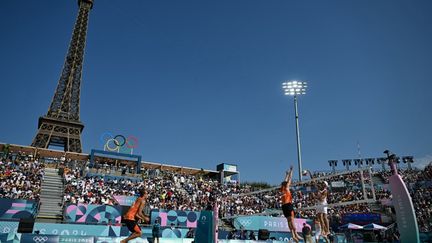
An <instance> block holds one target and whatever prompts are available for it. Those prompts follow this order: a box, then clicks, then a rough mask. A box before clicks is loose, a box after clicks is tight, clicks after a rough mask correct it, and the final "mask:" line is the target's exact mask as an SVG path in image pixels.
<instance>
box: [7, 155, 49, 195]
mask: <svg viewBox="0 0 432 243" xmlns="http://www.w3.org/2000/svg"><path fill="white" fill-rule="evenodd" d="M43 176H44V165H43V164H41V163H39V162H38V161H37V160H36V161H34V160H32V159H31V158H28V157H26V158H22V159H21V158H20V159H15V160H14V161H12V160H10V159H0V197H1V198H10V199H29V200H39V197H40V191H41V183H42V179H43Z"/></svg>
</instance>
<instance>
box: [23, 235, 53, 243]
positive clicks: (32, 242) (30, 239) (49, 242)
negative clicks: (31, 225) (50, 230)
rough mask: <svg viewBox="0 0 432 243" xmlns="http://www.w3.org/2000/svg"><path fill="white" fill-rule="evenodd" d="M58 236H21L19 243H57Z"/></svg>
mask: <svg viewBox="0 0 432 243" xmlns="http://www.w3.org/2000/svg"><path fill="white" fill-rule="evenodd" d="M59 240H60V236H58V235H38V234H21V242H26V243H41V242H43V243H58V242H59Z"/></svg>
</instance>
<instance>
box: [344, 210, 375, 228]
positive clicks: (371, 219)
mask: <svg viewBox="0 0 432 243" xmlns="http://www.w3.org/2000/svg"><path fill="white" fill-rule="evenodd" d="M348 223H353V224H358V225H364V224H370V223H374V224H381V215H380V214H378V213H346V214H344V215H342V224H348Z"/></svg>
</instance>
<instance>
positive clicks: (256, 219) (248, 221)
mask: <svg viewBox="0 0 432 243" xmlns="http://www.w3.org/2000/svg"><path fill="white" fill-rule="evenodd" d="M303 223H306V224H307V225H309V226H310V225H311V223H312V221H310V220H307V219H300V218H295V219H294V224H295V226H296V229H297V231H298V232H301V230H302V228H303ZM234 227H235V228H236V229H239V230H240V229H245V230H253V231H257V230H260V229H266V230H268V231H275V232H289V231H290V230H289V228H288V221H287V219H286V218H284V217H268V216H239V217H237V218H234Z"/></svg>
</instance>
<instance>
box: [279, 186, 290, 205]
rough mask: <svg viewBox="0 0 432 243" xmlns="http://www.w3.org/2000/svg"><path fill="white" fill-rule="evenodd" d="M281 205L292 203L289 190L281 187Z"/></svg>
mask: <svg viewBox="0 0 432 243" xmlns="http://www.w3.org/2000/svg"><path fill="white" fill-rule="evenodd" d="M281 191H282V193H283V194H282V204H287V203H292V196H291V192H290V190H289V188H286V187H282V188H281Z"/></svg>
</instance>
